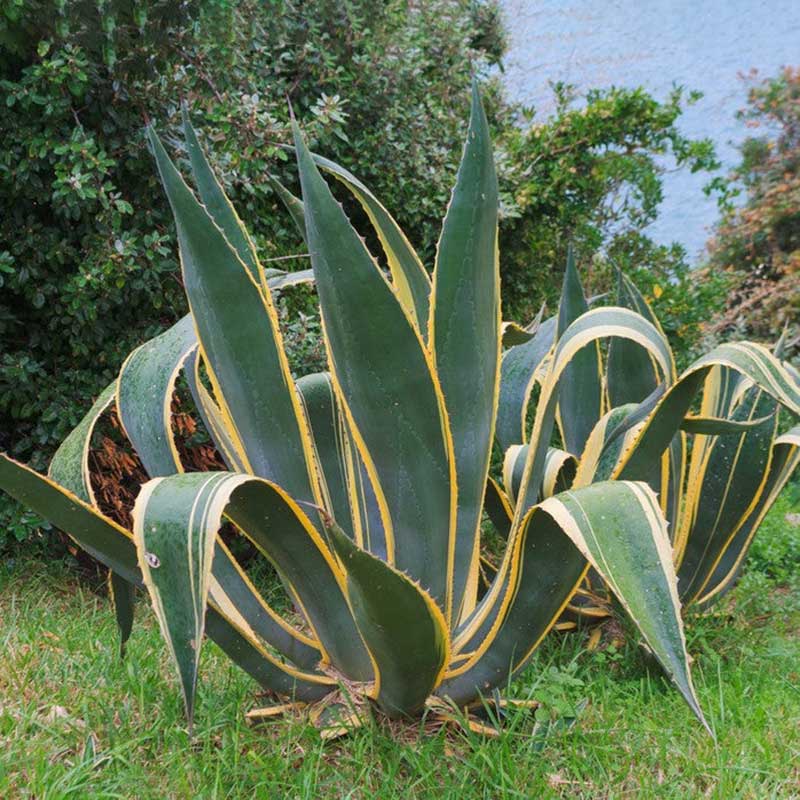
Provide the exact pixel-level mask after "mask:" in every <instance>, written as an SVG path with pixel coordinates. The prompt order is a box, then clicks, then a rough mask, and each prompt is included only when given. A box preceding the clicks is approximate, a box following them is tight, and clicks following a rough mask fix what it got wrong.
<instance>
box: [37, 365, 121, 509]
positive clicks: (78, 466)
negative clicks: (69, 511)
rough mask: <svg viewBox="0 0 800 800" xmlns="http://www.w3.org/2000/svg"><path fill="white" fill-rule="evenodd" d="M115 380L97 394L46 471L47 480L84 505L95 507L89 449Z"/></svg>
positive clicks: (111, 401) (113, 388)
mask: <svg viewBox="0 0 800 800" xmlns="http://www.w3.org/2000/svg"><path fill="white" fill-rule="evenodd" d="M116 389H117V382H116V380H114V381H112V382H111V383H110V384H109V385H108V386H106V388H105V389H103V391H102V392H101V393H100V396H99V397H98V398H97V400H95V401H94V404H93V405H92V407H91V408H90V409H89V412H88V413H87V414H86V416H85V417H84V418H83V419H82V420H81V421H80V422H79V423H78V424H77V425H76V426H75V428H73V429H72V431H71V432H70V434H69V436H67V438H66V439H64V441H63V442H62V443H61V445H60V446H59V448H58V450H56V452H55V455H54V456H53V459H52V461H51V462H50V466H49V468H48V470H47V474H48V476H49V477H50V478H51V479H52V480H53V481H55V482H56V483H58V484H60V485H61V486H63V487H64V488H65V489H67V490H68V491H70V492H72V494H74V495H76V496H77V497H80V499H81V500H83V501H84V502H85V503H89V505H92V506H95V507H97V500H96V499H95V495H94V489H92V480H91V475H90V473H89V446H90V445H91V441H92V434H93V433H94V429H95V426H96V425H97V421H98V420H99V419H100V417H102V416H103V414H104V413H105V412H106V411H108V409H109V407H110V406H111V405H112V403H113V402H114V392H115V391H116Z"/></svg>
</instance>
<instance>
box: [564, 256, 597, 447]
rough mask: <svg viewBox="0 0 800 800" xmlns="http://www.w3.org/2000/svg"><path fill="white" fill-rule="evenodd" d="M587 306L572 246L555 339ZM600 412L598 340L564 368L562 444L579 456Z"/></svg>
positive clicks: (578, 353)
mask: <svg viewBox="0 0 800 800" xmlns="http://www.w3.org/2000/svg"><path fill="white" fill-rule="evenodd" d="M588 310H589V304H588V303H587V302H586V298H585V297H584V295H583V287H582V286H581V280H580V278H579V277H578V270H577V269H576V267H575V256H574V254H573V252H572V247H570V248H569V252H568V253H567V268H566V270H565V271H564V285H563V287H562V290H561V303H560V305H559V307H558V325H557V328H556V341H559V340H560V339H561V337H562V336H563V335H564V333H565V332H566V330H567V328H568V327H569V326H570V325H571V324H572V323H573V322H575V321H576V320H577V319H578V318H579V317H580V316H581V315H583V314H585V313H586V312H587V311H588ZM602 414H603V367H602V361H601V359H600V346H599V344H598V343H597V341H593V342H590V343H589V345H588V346H587V347H586V348H585V349H583V350H581V351H579V352H577V353H576V354H575V356H574V357H573V359H572V363H571V364H568V365H567V366H566V367H565V368H564V373H563V375H562V376H561V381H560V386H559V400H558V419H559V427H560V430H561V436H562V439H563V441H564V447H565V448H566V449H567V450H568V451H569V452H570V453H572V454H573V455H575V456H576V457H578V456H580V454H581V453H582V452H583V448H584V446H585V444H586V440H587V439H588V438H589V434H590V433H591V432H592V428H593V427H594V426H595V423H596V422H597V420H599V419H600V417H601V416H602Z"/></svg>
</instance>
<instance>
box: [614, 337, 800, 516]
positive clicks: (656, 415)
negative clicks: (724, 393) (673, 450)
mask: <svg viewBox="0 0 800 800" xmlns="http://www.w3.org/2000/svg"><path fill="white" fill-rule="evenodd" d="M715 367H725V368H728V369H730V370H732V371H734V372H736V373H738V374H739V375H742V376H744V377H745V378H746V379H747V380H749V381H751V382H752V383H753V384H754V385H755V386H757V387H758V388H759V389H762V390H763V391H764V392H766V393H767V394H768V395H770V396H771V397H773V398H774V399H775V400H776V401H777V402H778V403H780V404H781V405H782V406H784V407H785V408H787V409H788V410H789V411H791V412H792V413H793V414H796V415H800V387H798V386H797V384H796V383H795V382H794V380H793V378H792V376H791V375H790V374H789V373H788V372H787V371H786V369H785V368H784V367H783V366H782V365H781V363H780V362H779V361H778V360H777V359H776V358H775V357H774V356H773V355H772V354H771V353H770V352H769V351H768V350H767V349H766V348H765V347H762V346H761V345H757V344H753V343H752V342H740V343H737V344H722V345H719V346H718V347H716V348H715V349H714V350H712V351H711V352H710V353H708V354H706V355H705V356H703V357H702V358H699V359H698V360H697V361H695V362H694V364H692V365H691V366H690V367H689V368H688V369H687V370H686V371H685V372H684V373H683V375H681V377H680V379H679V380H678V381H677V382H676V383H675V384H674V385H673V386H671V387H670V388H669V389H668V390H667V392H666V393H665V394H664V396H663V397H662V398H661V400H660V401H659V403H658V405H657V406H656V408H655V410H654V411H653V413H652V414H650V416H649V417H648V419H647V421H646V422H645V424H644V425H643V426H642V428H641V430H640V431H639V433H638V434H637V437H636V440H635V441H634V443H633V444H632V445H631V447H630V448H629V450H628V451H627V452H626V453H625V455H624V457H623V459H622V460H621V461H620V463H619V464H618V465H617V467H616V468H615V470H614V475H613V476H612V477H614V478H616V479H620V480H639V479H642V477H646V476H647V475H649V474H650V473H652V468H653V464H654V463H656V461H657V459H659V458H661V455H662V454H663V453H664V451H665V450H666V448H667V447H668V446H669V444H670V442H671V441H672V439H673V437H674V436H675V433H676V432H677V431H678V429H679V428H680V425H681V422H682V421H683V419H684V418H685V416H686V413H687V411H688V410H689V407H690V406H691V404H692V401H693V400H694V397H695V395H696V394H697V392H698V391H699V390H700V388H701V386H702V384H703V381H704V380H706V379H707V378H708V376H709V373H710V372H711V371H712V370H713V369H714V368H715ZM696 444H697V443H695V445H696ZM692 458H693V460H694V459H695V456H694V454H693V456H692ZM688 480H689V485H690V486H691V485H693V481H695V480H696V472H695V471H693V470H691V469H690V472H689V479H688ZM687 502H688V500H687Z"/></svg>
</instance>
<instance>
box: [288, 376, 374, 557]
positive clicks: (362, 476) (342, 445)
mask: <svg viewBox="0 0 800 800" xmlns="http://www.w3.org/2000/svg"><path fill="white" fill-rule="evenodd" d="M297 390H298V392H299V393H300V397H301V399H302V402H303V408H304V410H305V412H306V417H307V418H308V421H309V425H310V427H311V434H312V436H313V439H314V449H315V453H316V460H317V464H318V465H319V467H320V471H321V474H320V486H321V490H322V496H323V500H324V506H325V509H326V510H327V512H328V513H329V514H330V515H331V516H332V517H333V518H334V519H335V520H336V522H337V524H338V525H339V526H340V527H341V528H342V530H343V531H344V532H345V533H346V534H347V535H348V536H349V537H350V538H351V539H354V540H355V542H356V544H357V545H358V546H359V547H363V548H364V549H365V550H368V551H369V552H371V553H372V554H373V555H377V556H378V557H380V558H385V557H386V540H385V538H384V535H383V529H382V527H381V519H380V509H379V508H378V505H377V499H376V498H375V494H374V492H373V491H372V485H371V484H370V483H369V477H368V476H367V474H366V470H365V469H364V466H363V462H362V461H361V458H360V456H359V455H358V451H357V450H356V448H355V447H354V446H353V444H352V442H351V440H350V435H349V434H348V432H347V422H346V420H345V418H344V415H343V414H342V412H341V410H340V408H339V402H338V400H337V399H336V393H335V391H334V388H333V382H332V380H331V376H330V375H329V374H328V373H327V372H319V373H315V374H312V375H306V376H304V377H302V378H300V379H299V380H298V381H297Z"/></svg>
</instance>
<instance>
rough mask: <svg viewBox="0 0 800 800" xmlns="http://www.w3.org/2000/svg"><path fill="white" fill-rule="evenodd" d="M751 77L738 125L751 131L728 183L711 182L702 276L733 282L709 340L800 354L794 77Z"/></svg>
mask: <svg viewBox="0 0 800 800" xmlns="http://www.w3.org/2000/svg"><path fill="white" fill-rule="evenodd" d="M756 77H757V76H756V75H755V74H753V75H752V76H751V83H752V85H751V88H750V91H749V94H748V105H747V107H746V108H745V109H744V110H742V111H741V112H739V115H738V117H739V119H740V120H741V121H743V122H744V123H745V124H746V125H747V126H748V128H749V129H751V130H752V131H754V132H753V133H751V135H750V136H748V138H747V139H746V140H745V142H744V144H743V145H742V147H741V156H742V158H741V162H740V163H739V165H738V166H737V167H736V168H735V169H734V171H733V172H732V173H731V174H730V175H729V176H728V177H727V180H724V181H723V180H717V181H715V182H712V184H711V185H710V187H709V190H711V191H716V192H717V194H718V197H719V203H720V207H721V209H722V212H723V216H722V220H721V222H720V223H719V225H718V226H717V230H716V233H715V236H714V239H713V240H712V242H711V246H710V258H709V269H710V270H714V271H717V272H723V273H727V274H729V275H730V276H731V278H732V279H733V280H734V281H735V286H734V291H733V292H732V293H731V294H730V296H729V298H728V302H727V304H726V308H725V310H724V313H722V314H720V315H718V318H717V319H716V320H715V322H714V324H713V326H712V328H711V330H712V332H713V333H715V334H716V335H730V334H731V333H732V332H733V333H736V334H742V333H744V334H746V335H750V336H754V337H757V338H759V339H767V340H769V339H775V338H776V337H777V336H779V335H780V334H781V332H782V331H783V329H784V327H787V326H788V329H789V330H788V336H787V340H786V346H787V348H788V351H789V352H790V353H794V354H795V355H796V354H797V353H798V352H800V328H798V325H797V319H798V315H800V210H798V209H800V169H798V166H800V134H798V131H800V69H798V68H796V67H786V68H785V69H784V70H783V71H782V72H781V73H780V74H778V75H776V76H775V77H772V78H767V79H764V80H760V81H757V80H756Z"/></svg>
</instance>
